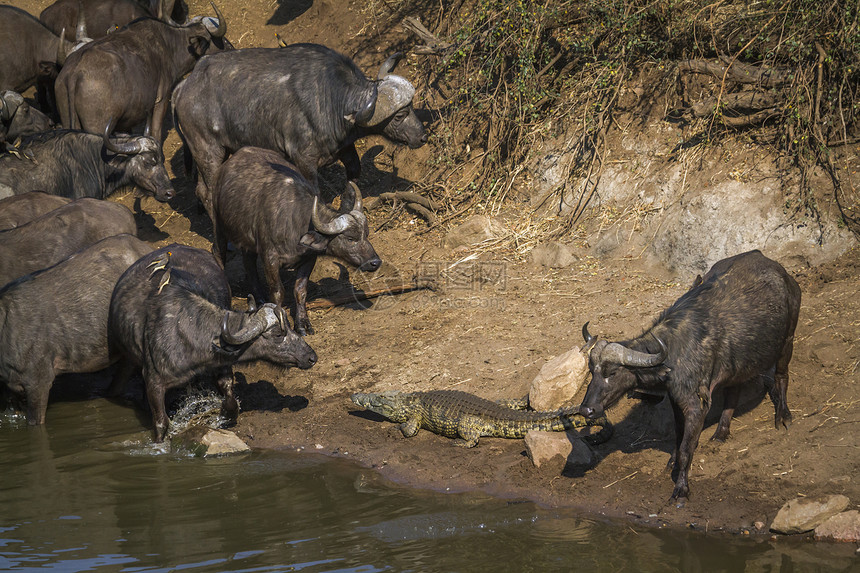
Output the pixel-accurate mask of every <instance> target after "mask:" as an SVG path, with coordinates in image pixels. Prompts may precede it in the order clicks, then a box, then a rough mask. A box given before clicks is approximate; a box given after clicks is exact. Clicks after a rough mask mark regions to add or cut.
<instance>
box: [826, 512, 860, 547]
mask: <svg viewBox="0 0 860 573" xmlns="http://www.w3.org/2000/svg"><path fill="white" fill-rule="evenodd" d="M815 538H816V539H832V540H834V541H850V542H854V543H857V542H860V512H858V511H857V510H856V509H852V510H851V511H844V512H842V513H837V514H836V515H834V516H833V517H831V518H830V519H828V520H827V521H825V522H824V523H822V524H821V525H819V526H818V527H816V528H815Z"/></svg>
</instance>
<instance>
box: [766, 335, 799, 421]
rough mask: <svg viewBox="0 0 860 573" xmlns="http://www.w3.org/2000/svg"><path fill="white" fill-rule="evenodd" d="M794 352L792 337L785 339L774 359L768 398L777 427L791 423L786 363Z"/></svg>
mask: <svg viewBox="0 0 860 573" xmlns="http://www.w3.org/2000/svg"><path fill="white" fill-rule="evenodd" d="M793 352H794V337H793V336H791V337H789V338H788V340H786V341H785V346H783V348H782V354H780V356H779V359H777V361H776V370H775V371H774V374H773V388H771V389H770V398H771V400H772V401H773V405H774V408H775V409H776V411H775V416H774V420H773V424H774V426H776V428H777V429H779V427H780V425H781V426H783V427H784V428H788V427H789V426H790V425H791V411H790V410H789V409H788V363H789V362H791V355H792V353H793Z"/></svg>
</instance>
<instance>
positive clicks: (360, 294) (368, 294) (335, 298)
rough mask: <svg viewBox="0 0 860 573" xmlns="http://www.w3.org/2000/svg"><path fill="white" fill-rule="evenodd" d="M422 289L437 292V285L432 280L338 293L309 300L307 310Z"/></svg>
mask: <svg viewBox="0 0 860 573" xmlns="http://www.w3.org/2000/svg"><path fill="white" fill-rule="evenodd" d="M421 289H429V290H436V284H435V282H434V281H432V280H426V279H422V280H413V281H412V282H408V283H402V284H399V285H393V286H386V287H382V288H378V289H372V290H356V289H352V290H350V291H348V292H338V293H332V294H327V295H323V296H321V297H320V298H316V299H314V300H309V301H308V302H307V309H308V310H314V309H321V308H331V307H333V306H339V305H342V304H349V303H351V302H358V301H361V300H368V299H371V298H376V297H379V296H383V295H391V294H403V293H406V292H411V291H414V290H421Z"/></svg>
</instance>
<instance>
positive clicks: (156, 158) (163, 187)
mask: <svg viewBox="0 0 860 573" xmlns="http://www.w3.org/2000/svg"><path fill="white" fill-rule="evenodd" d="M113 126H114V120H113V119H111V120H110V121H108V125H107V127H106V128H105V132H104V146H105V149H106V150H107V151H109V152H111V153H115V154H116V155H121V156H126V157H127V161H126V162H125V167H124V168H125V171H126V173H127V175H128V176H129V178H130V179H131V180H132V181H134V184H135V185H138V186H139V187H142V188H143V189H145V190H147V191H149V192H150V193H152V194H153V195H154V196H155V198H156V199H157V200H158V201H162V202H163V201H169V200H170V199H172V198H173V195H174V191H173V186H172V185H171V184H170V177H169V176H168V174H167V169H165V167H164V154H163V153H162V151H161V145H159V144H158V142H157V141H155V140H154V139H153V138H151V137H147V136H140V137H131V136H119V137H116V138H115V139H111V138H110V137H109V135H110V133H111V131H113Z"/></svg>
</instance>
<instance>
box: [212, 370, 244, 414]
mask: <svg viewBox="0 0 860 573" xmlns="http://www.w3.org/2000/svg"><path fill="white" fill-rule="evenodd" d="M217 384H218V390H220V391H221V395H222V396H224V401H223V402H222V403H221V415H222V416H224V417H225V418H229V419H231V420H235V419H236V418H238V417H239V403H238V402H237V401H236V397H235V396H234V395H233V369H232V368H229V367H228V368H224V369H222V370H221V372H220V373H219V374H218V381H217Z"/></svg>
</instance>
